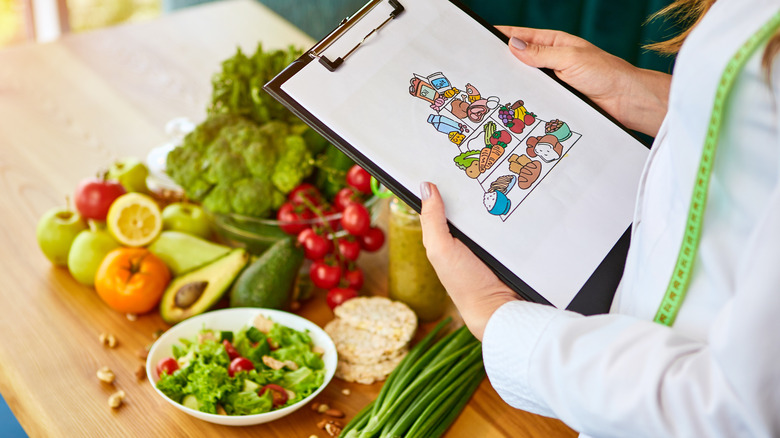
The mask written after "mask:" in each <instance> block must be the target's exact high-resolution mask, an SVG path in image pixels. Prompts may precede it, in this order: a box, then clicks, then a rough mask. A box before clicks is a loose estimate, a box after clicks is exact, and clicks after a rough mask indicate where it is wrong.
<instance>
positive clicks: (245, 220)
mask: <svg viewBox="0 0 780 438" xmlns="http://www.w3.org/2000/svg"><path fill="white" fill-rule="evenodd" d="M381 201H382V199H380V198H379V197H377V196H372V197H371V198H369V199H368V200H366V202H365V206H366V208H368V211H369V212H370V213H371V222H372V223H374V224H375V223H376V220H377V218H378V216H379V211H380V208H379V206H380V205H381V204H382V202H381ZM206 213H208V215H209V218H210V219H211V221H212V224H213V225H214V229H215V230H216V231H217V234H219V236H220V238H221V239H223V240H224V241H225V243H227V244H228V245H231V246H243V247H245V248H247V250H248V251H249V252H252V253H255V254H259V253H262V252H263V251H265V250H266V249H268V248H269V247H270V246H271V245H273V244H274V243H276V242H277V241H278V240H280V239H283V238H285V237H289V236H290V235H289V234H287V233H285V232H284V231H282V229H281V228H280V227H279V225H280V222H279V221H278V220H276V219H272V218H266V219H262V218H256V217H250V216H242V215H240V214H233V213H230V214H222V213H213V212H210V211H208V210H206ZM341 216H342V214H341V212H339V213H335V214H331V215H328V216H324V217H323V218H314V219H307V220H301V221H295V222H287V223H289V224H291V225H302V226H305V227H310V226H313V225H317V224H321V223H323V221H327V222H330V223H334V222H335V223H337V222H338V221H339V220H341ZM344 234H346V232H345V231H343V230H341V231H339V232H337V233H336V237H339V236H341V235H344Z"/></svg>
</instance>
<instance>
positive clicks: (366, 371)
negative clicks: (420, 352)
mask: <svg viewBox="0 0 780 438" xmlns="http://www.w3.org/2000/svg"><path fill="white" fill-rule="evenodd" d="M406 353H408V351H404V353H403V354H399V355H397V356H395V357H393V358H390V359H387V360H382V361H379V362H374V363H372V364H353V363H349V362H345V361H342V360H339V361H338V365H337V366H336V377H338V378H339V379H342V380H346V381H347V382H357V383H362V384H364V385H370V384H372V383H374V382H376V381H381V380H385V379H386V378H387V376H388V375H389V374H390V373H391V372H393V370H394V369H395V368H396V367H397V366H398V364H399V363H400V362H401V360H402V359H403V358H404V357H406Z"/></svg>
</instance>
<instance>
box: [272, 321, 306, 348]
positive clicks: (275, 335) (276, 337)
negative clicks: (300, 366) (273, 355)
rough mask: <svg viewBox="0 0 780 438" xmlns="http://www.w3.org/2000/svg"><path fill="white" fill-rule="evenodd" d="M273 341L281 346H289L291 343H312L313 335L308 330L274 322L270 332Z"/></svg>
mask: <svg viewBox="0 0 780 438" xmlns="http://www.w3.org/2000/svg"><path fill="white" fill-rule="evenodd" d="M268 337H269V338H271V342H273V343H274V344H276V345H278V346H280V347H289V346H291V345H298V344H304V345H311V337H310V336H309V334H308V333H306V332H299V331H298V330H294V329H291V328H289V327H285V326H283V325H281V324H274V327H273V328H272V329H271V331H270V332H269V333H268Z"/></svg>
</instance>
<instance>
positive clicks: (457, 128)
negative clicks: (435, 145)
mask: <svg viewBox="0 0 780 438" xmlns="http://www.w3.org/2000/svg"><path fill="white" fill-rule="evenodd" d="M428 123H430V124H431V125H433V127H434V128H435V129H436V130H437V131H439V132H441V133H444V134H447V135H448V136H449V134H450V133H451V132H457V133H463V132H469V129H468V127H467V126H466V125H464V124H463V123H460V122H458V121H455V120H452V119H451V118H449V117H446V116H442V115H436V114H431V115H429V116H428Z"/></svg>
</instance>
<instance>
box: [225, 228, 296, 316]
mask: <svg viewBox="0 0 780 438" xmlns="http://www.w3.org/2000/svg"><path fill="white" fill-rule="evenodd" d="M302 264H303V250H302V249H301V248H299V247H298V246H296V244H295V240H293V239H292V238H286V239H282V240H280V241H278V242H276V243H274V244H273V246H271V247H270V248H268V250H266V251H265V252H264V253H263V254H262V255H261V256H260V257H259V258H258V259H257V260H255V261H254V262H253V263H252V264H251V265H249V266H248V267H247V268H246V269H245V270H244V272H242V273H241V275H240V276H239V277H238V279H237V280H236V283H235V284H234V285H233V289H232V290H231V291H230V307H264V308H268V309H283V308H285V307H287V305H288V304H289V303H290V298H291V296H292V291H293V285H294V284H295V280H296V278H297V277H298V271H299V270H300V268H301V265H302Z"/></svg>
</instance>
